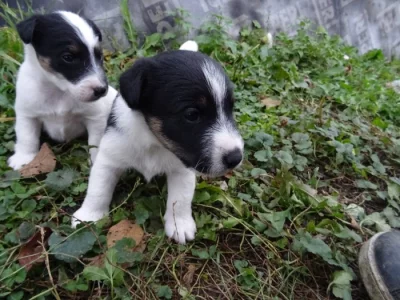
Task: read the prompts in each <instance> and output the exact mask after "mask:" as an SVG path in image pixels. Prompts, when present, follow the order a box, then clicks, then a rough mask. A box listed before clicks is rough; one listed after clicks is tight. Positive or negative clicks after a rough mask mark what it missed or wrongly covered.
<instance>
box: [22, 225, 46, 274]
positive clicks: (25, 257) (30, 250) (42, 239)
mask: <svg viewBox="0 0 400 300" xmlns="http://www.w3.org/2000/svg"><path fill="white" fill-rule="evenodd" d="M43 229H44V230H43V232H44V234H43V236H42V234H41V232H40V231H38V232H36V233H35V234H34V235H33V236H32V237H31V238H30V239H29V240H28V241H27V242H26V243H25V244H24V245H23V246H22V247H21V249H20V250H19V254H18V261H19V264H20V265H21V266H23V267H25V269H26V271H29V270H30V269H31V268H32V266H33V265H34V264H38V263H42V262H44V260H45V257H44V256H42V253H43V245H42V243H44V244H45V245H44V247H46V244H47V240H48V238H49V237H50V234H51V229H50V228H48V227H45V228H43Z"/></svg>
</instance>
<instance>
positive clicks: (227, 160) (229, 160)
mask: <svg viewBox="0 0 400 300" xmlns="http://www.w3.org/2000/svg"><path fill="white" fill-rule="evenodd" d="M242 159H243V154H242V151H241V150H240V149H239V148H235V149H234V150H233V151H230V152H228V153H226V154H225V155H224V156H223V157H222V161H223V163H224V166H225V167H226V168H227V169H234V168H235V167H237V166H238V165H239V164H240V163H241V162H242Z"/></svg>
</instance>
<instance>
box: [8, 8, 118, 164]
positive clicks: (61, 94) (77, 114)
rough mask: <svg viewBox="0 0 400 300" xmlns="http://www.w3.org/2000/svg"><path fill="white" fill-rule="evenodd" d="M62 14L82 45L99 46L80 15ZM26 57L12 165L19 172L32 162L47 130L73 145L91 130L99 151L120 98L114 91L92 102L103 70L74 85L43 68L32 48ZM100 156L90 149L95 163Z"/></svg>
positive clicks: (18, 91) (18, 92)
mask: <svg viewBox="0 0 400 300" xmlns="http://www.w3.org/2000/svg"><path fill="white" fill-rule="evenodd" d="M60 14H62V15H63V16H64V18H65V19H66V20H68V22H70V23H71V25H72V26H74V27H75V28H76V31H77V32H79V34H80V35H81V38H82V40H83V41H85V43H87V44H88V45H90V47H89V49H92V48H93V47H94V46H96V45H97V44H98V43H99V41H98V38H97V37H96V36H95V35H94V33H93V30H92V29H91V28H90V26H89V25H88V24H87V23H86V22H85V21H84V20H83V19H81V18H80V17H79V16H77V15H75V14H72V13H67V12H60ZM49 38H51V37H49ZM24 52H25V53H24V54H25V55H24V61H23V63H22V65H21V67H20V69H19V72H18V77H17V83H16V100H15V111H16V124H15V132H16V137H17V141H16V144H15V147H14V151H15V154H14V155H12V156H11V157H10V158H9V159H8V164H9V166H10V167H11V168H13V169H15V170H17V169H20V168H21V167H22V166H23V165H25V164H27V163H29V162H30V161H32V160H33V158H34V157H35V156H36V154H37V152H38V150H39V143H40V134H41V129H42V128H43V129H44V130H45V131H46V132H47V133H48V134H49V136H50V137H51V138H53V139H54V140H56V141H60V142H62V141H70V140H72V139H74V138H76V137H78V136H80V135H82V134H83V133H84V132H85V131H87V132H88V143H89V145H93V146H98V145H99V143H100V139H101V137H102V136H103V133H104V130H105V127H106V124H107V117H108V115H109V112H110V110H111V106H112V102H113V100H114V98H115V97H116V95H117V91H116V90H115V89H113V88H112V87H109V89H108V93H107V95H106V96H104V97H103V98H100V99H99V100H97V101H95V102H87V100H86V99H87V98H88V97H89V93H93V87H96V86H98V85H99V84H100V81H101V74H100V73H101V72H102V70H101V66H97V67H96V68H97V69H96V68H95V70H92V72H91V73H89V74H87V76H85V77H84V78H83V79H82V80H80V81H79V82H77V83H76V84H72V83H71V82H69V81H67V80H66V79H65V78H63V77H62V76H61V75H60V74H57V73H53V72H50V71H49V70H46V69H45V68H43V67H42V65H41V64H40V63H39V60H38V57H37V55H36V52H35V49H34V48H33V46H32V45H31V44H25V45H24ZM96 154H97V149H96V148H91V149H90V155H91V160H92V162H93V161H94V160H95V158H96Z"/></svg>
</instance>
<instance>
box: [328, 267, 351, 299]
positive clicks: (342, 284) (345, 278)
mask: <svg viewBox="0 0 400 300" xmlns="http://www.w3.org/2000/svg"><path fill="white" fill-rule="evenodd" d="M352 280H353V276H352V274H350V273H349V272H347V271H336V272H335V273H333V280H332V282H331V283H330V284H329V287H328V289H330V288H331V287H332V293H333V294H334V295H335V296H336V297H338V298H341V299H345V300H351V299H352V297H351V285H350V282H351V281H352Z"/></svg>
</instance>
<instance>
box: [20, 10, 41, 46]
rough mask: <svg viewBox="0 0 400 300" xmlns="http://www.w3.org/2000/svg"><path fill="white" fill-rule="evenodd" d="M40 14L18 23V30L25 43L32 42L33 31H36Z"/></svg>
mask: <svg viewBox="0 0 400 300" xmlns="http://www.w3.org/2000/svg"><path fill="white" fill-rule="evenodd" d="M38 18H39V16H37V15H34V16H32V17H30V18H28V19H26V20H24V21H22V22H20V23H18V24H17V31H18V34H19V36H20V38H21V40H22V41H23V42H24V43H25V44H30V43H32V38H33V32H34V31H35V26H36V22H37V20H38Z"/></svg>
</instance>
